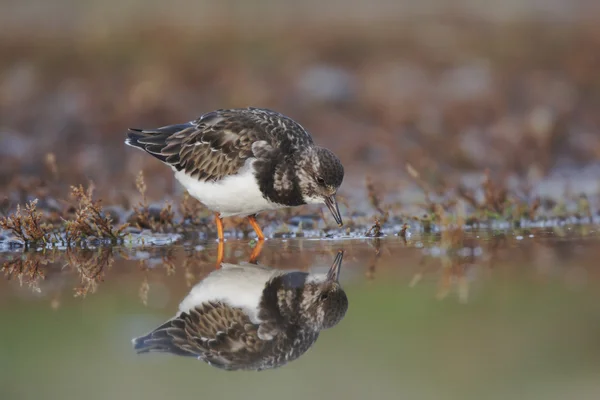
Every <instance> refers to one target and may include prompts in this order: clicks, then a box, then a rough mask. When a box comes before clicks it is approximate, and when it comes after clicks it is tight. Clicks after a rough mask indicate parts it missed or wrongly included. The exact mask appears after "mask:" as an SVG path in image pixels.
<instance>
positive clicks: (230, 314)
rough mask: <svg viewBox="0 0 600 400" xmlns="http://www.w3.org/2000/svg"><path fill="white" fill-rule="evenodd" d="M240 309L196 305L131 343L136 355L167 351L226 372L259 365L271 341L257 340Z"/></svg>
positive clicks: (212, 303)
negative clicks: (255, 364) (206, 362)
mask: <svg viewBox="0 0 600 400" xmlns="http://www.w3.org/2000/svg"><path fill="white" fill-rule="evenodd" d="M258 329H259V325H256V324H253V323H252V322H251V321H250V319H249V318H248V316H247V315H246V314H245V313H244V312H243V311H242V310H241V309H240V308H232V307H229V306H227V305H225V304H223V303H221V302H209V303H204V304H202V305H199V306H197V307H195V308H193V309H191V310H189V312H187V313H181V314H180V315H179V316H178V317H176V318H174V319H172V320H169V321H167V322H166V323H164V324H162V325H161V326H159V327H158V328H156V329H155V330H153V331H152V332H150V333H149V334H147V335H145V336H141V337H139V338H136V339H134V340H133V343H134V348H135V350H136V351H137V352H138V353H149V352H168V353H173V354H177V355H183V356H193V357H199V358H201V359H203V360H206V361H209V362H210V363H211V364H212V365H215V366H217V367H222V368H226V369H235V368H236V366H237V367H240V366H248V365H252V364H254V363H256V362H260V359H261V355H262V354H263V353H264V351H265V350H266V349H267V348H268V347H269V346H272V342H271V341H266V340H261V339H260V338H259V337H258Z"/></svg>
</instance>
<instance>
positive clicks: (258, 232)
mask: <svg viewBox="0 0 600 400" xmlns="http://www.w3.org/2000/svg"><path fill="white" fill-rule="evenodd" d="M248 222H250V225H251V226H252V228H253V229H254V232H256V235H257V236H258V240H259V241H263V240H265V235H263V232H262V229H260V226H258V222H256V217H255V216H254V215H249V216H248Z"/></svg>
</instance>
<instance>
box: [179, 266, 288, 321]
mask: <svg viewBox="0 0 600 400" xmlns="http://www.w3.org/2000/svg"><path fill="white" fill-rule="evenodd" d="M276 273H277V270H273V269H270V268H263V267H259V266H255V265H248V266H240V265H234V264H225V263H224V264H223V265H222V268H221V269H218V270H216V271H213V272H211V273H210V275H208V276H207V277H206V278H204V279H203V280H202V281H200V282H199V283H198V284H197V285H196V286H194V287H193V288H192V290H191V291H190V293H189V294H188V295H187V296H186V298H185V299H183V301H182V302H181V303H180V304H179V311H181V312H187V311H189V310H190V309H191V308H193V307H195V306H197V305H200V304H202V303H205V302H208V301H221V302H224V303H225V304H228V305H229V306H231V307H238V308H241V309H242V310H244V312H245V313H246V314H247V315H248V317H249V318H250V320H251V321H252V322H253V323H255V324H257V323H259V322H260V320H259V319H258V306H259V304H260V299H261V296H262V293H263V290H264V288H265V285H266V283H267V282H268V281H269V279H270V278H271V277H272V276H273V275H274V274H276Z"/></svg>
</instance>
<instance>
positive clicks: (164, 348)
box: [131, 319, 197, 357]
mask: <svg viewBox="0 0 600 400" xmlns="http://www.w3.org/2000/svg"><path fill="white" fill-rule="evenodd" d="M182 328H184V322H183V321H181V320H177V319H172V320H169V321H167V322H165V323H164V324H162V325H161V326H159V327H158V328H156V329H155V330H153V331H152V332H150V333H148V334H147V335H144V336H140V337H137V338H134V339H133V340H132V341H131V342H132V343H133V348H134V350H135V351H136V352H137V353H138V354H142V353H171V354H175V355H178V356H191V357H197V355H195V354H193V353H190V352H189V351H186V350H184V349H182V348H180V347H179V346H177V339H176V338H175V337H174V336H173V333H175V336H177V335H176V333H177V331H180V330H181V329H182Z"/></svg>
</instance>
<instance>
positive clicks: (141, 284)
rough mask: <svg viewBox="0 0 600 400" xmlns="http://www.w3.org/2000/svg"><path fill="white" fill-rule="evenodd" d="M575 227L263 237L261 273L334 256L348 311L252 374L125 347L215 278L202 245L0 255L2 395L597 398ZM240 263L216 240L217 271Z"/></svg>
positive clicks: (587, 259)
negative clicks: (294, 353) (340, 255)
mask: <svg viewBox="0 0 600 400" xmlns="http://www.w3.org/2000/svg"><path fill="white" fill-rule="evenodd" d="M582 229H583V228H572V229H569V228H564V229H560V230H554V231H544V230H531V231H523V232H514V233H497V234H493V233H490V232H479V233H478V232H473V233H469V234H466V235H464V236H461V237H460V240H458V241H452V238H451V237H450V238H448V237H445V238H444V237H440V236H413V237H411V238H409V239H408V240H404V239H403V238H400V237H391V236H390V237H384V238H356V239H336V240H327V239H325V240H315V239H287V240H286V239H271V240H267V242H266V244H265V245H264V247H263V249H262V252H261V254H260V256H259V259H258V262H259V263H260V264H263V265H268V266H272V267H275V268H279V269H300V270H306V271H317V272H319V271H326V269H327V268H328V267H329V265H330V264H331V261H332V260H333V258H334V257H335V254H336V253H337V251H338V250H340V249H343V250H344V251H345V256H344V262H343V265H342V273H341V282H342V285H343V287H344V288H345V290H346V293H347V294H348V299H349V308H348V312H347V314H346V316H345V318H344V319H343V320H342V321H341V322H340V323H339V324H338V325H337V326H335V327H334V328H332V329H329V330H325V331H323V332H322V333H321V336H320V337H319V339H318V340H317V342H316V344H315V345H314V347H313V348H312V349H311V350H309V351H308V353H306V354H305V355H304V356H302V357H300V358H299V359H298V360H296V361H293V362H291V363H289V364H287V365H285V366H283V367H282V368H279V369H276V370H269V371H262V372H226V371H221V370H218V369H215V368H212V367H210V366H209V365H207V364H205V363H203V362H201V361H198V360H195V359H192V358H187V357H177V356H173V355H166V354H144V355H136V353H135V351H134V350H133V348H132V345H131V339H132V338H133V337H135V336H139V335H140V334H141V333H145V332H148V331H149V330H150V329H153V328H154V327H156V326H157V325H158V324H160V323H162V322H164V321H165V320H166V319H168V318H170V317H171V316H172V315H173V314H174V312H175V311H176V309H177V306H178V304H179V302H180V301H181V300H182V298H183V297H185V295H186V294H187V293H188V291H189V290H190V288H191V287H192V286H193V285H194V284H195V283H196V282H198V281H199V280H200V279H202V277H204V276H205V275H206V274H208V273H209V272H210V271H211V270H212V269H213V268H215V259H216V244H215V243H214V242H203V243H199V242H193V241H190V242H182V243H181V244H177V245H173V246H152V247H147V248H136V249H131V248H129V249H128V248H124V247H121V248H120V247H114V248H97V249H87V250H77V251H69V252H65V251H56V252H46V253H41V252H27V253H20V252H14V253H3V254H2V255H1V256H0V260H1V261H2V263H3V264H4V267H3V272H4V276H5V279H2V280H0V316H1V317H2V329H0V371H2V373H1V374H0V398H2V399H5V400H13V399H15V400H16V399H19V400H21V399H35V398H43V399H81V398H85V399H121V398H122V399H145V400H149V399H165V398H223V399H227V398H240V397H246V398H264V399H279V398H282V396H284V397H285V398H288V399H306V398H345V399H364V398H378V399H397V398H407V399H482V398H486V399H505V398H520V399H539V398H545V399H563V398H578V399H587V398H589V399H592V398H598V397H599V396H600V381H599V380H598V377H599V376H600V291H599V290H598V289H599V286H600V273H599V272H598V271H599V269H598V267H597V266H598V259H599V257H600V247H599V246H598V244H599V242H598V239H597V237H596V232H595V231H594V230H593V229H590V228H585V230H584V231H582ZM251 252H252V248H251V244H249V243H248V242H247V241H228V242H227V243H226V245H225V261H226V262H233V263H237V262H241V261H247V260H248V258H249V257H250V254H251Z"/></svg>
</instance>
